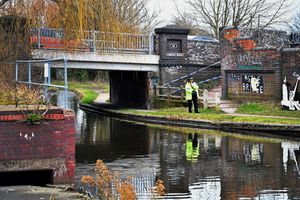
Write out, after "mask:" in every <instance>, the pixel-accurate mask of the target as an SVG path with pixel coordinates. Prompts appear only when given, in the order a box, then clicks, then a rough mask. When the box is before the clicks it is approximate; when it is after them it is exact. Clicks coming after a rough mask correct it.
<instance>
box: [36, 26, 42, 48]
mask: <svg viewBox="0 0 300 200" xmlns="http://www.w3.org/2000/svg"><path fill="white" fill-rule="evenodd" d="M37 33H38V36H37V37H38V46H37V48H38V49H40V48H41V29H40V28H38V31H37Z"/></svg>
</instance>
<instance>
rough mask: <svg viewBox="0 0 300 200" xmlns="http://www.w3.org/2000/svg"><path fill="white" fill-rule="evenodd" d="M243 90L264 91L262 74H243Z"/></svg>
mask: <svg viewBox="0 0 300 200" xmlns="http://www.w3.org/2000/svg"><path fill="white" fill-rule="evenodd" d="M242 81H243V91H244V92H254V93H260V94H262V93H264V83H263V77H262V76H256V75H243V76H242Z"/></svg>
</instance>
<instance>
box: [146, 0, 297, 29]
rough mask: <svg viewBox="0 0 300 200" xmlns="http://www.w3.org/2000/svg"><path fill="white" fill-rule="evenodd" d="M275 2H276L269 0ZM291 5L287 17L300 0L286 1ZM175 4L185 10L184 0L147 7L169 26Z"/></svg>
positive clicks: (168, 0)
mask: <svg viewBox="0 0 300 200" xmlns="http://www.w3.org/2000/svg"><path fill="white" fill-rule="evenodd" d="M270 1H276V0H270ZM286 1H289V2H291V3H292V6H291V12H289V16H288V17H291V16H293V15H294V14H295V13H296V12H297V10H298V11H300V0H286ZM174 2H176V3H177V5H178V7H179V8H180V9H187V6H186V4H185V1H184V0H149V3H148V6H149V8H150V9H151V10H153V9H156V10H160V16H159V17H160V19H162V20H163V25H166V24H169V23H168V21H170V20H171V19H172V16H173V15H176V13H177V11H176V6H175V3H174Z"/></svg>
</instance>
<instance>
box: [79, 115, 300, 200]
mask: <svg viewBox="0 0 300 200" xmlns="http://www.w3.org/2000/svg"><path fill="white" fill-rule="evenodd" d="M76 113H77V122H78V124H77V125H78V126H77V131H78V133H77V138H76V139H77V144H76V162H77V164H76V174H77V177H80V176H81V175H82V174H85V175H87V174H93V173H94V164H93V163H95V161H96V160H97V159H102V160H104V162H105V163H106V164H107V165H108V166H109V168H110V169H111V170H112V171H119V172H120V173H121V174H122V175H124V176H127V175H131V176H133V177H134V179H133V181H134V184H135V186H136V190H137V193H138V196H139V198H140V199H149V195H148V194H147V192H148V189H147V188H149V187H150V186H154V184H155V182H156V180H157V179H162V180H163V181H164V182H165V187H166V190H167V193H168V195H167V196H166V199H193V200H196V199H199V200H200V199H212V200H213V199H230V200H231V199H264V200H266V199H267V200H269V199H272V200H273V199H276V200H277V199H300V189H299V187H300V186H299V185H300V175H299V166H298V162H299V158H300V151H299V149H300V143H299V142H296V141H289V140H280V139H267V138H264V139H263V142H260V141H259V139H260V138H258V137H256V138H254V139H255V140H253V139H251V138H250V139H243V138H244V137H242V136H239V137H235V135H234V134H233V135H231V136H223V137H222V136H221V135H220V134H219V133H218V132H217V131H216V132H215V133H213V134H210V133H212V131H210V133H208V131H206V130H202V131H201V130H195V132H196V131H197V133H198V134H197V136H194V134H192V135H191V136H189V135H185V134H182V133H180V132H175V131H168V130H163V129H159V128H152V127H150V126H146V125H141V124H133V123H130V122H126V121H120V120H117V119H114V118H110V117H104V116H100V115H95V114H91V113H87V112H82V111H81V110H76ZM252 138H253V137H252ZM193 141H194V144H193Z"/></svg>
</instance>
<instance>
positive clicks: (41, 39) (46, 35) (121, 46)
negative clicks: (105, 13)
mask: <svg viewBox="0 0 300 200" xmlns="http://www.w3.org/2000/svg"><path fill="white" fill-rule="evenodd" d="M30 43H31V45H32V47H33V48H38V49H68V50H81V51H88V52H100V53H124V54H128V53H130V54H153V49H154V36H153V34H152V33H151V34H149V35H147V34H132V33H112V32H101V31H83V32H81V33H78V32H75V31H69V32H68V34H65V31H64V30H62V29H52V28H33V29H31V32H30Z"/></svg>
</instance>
